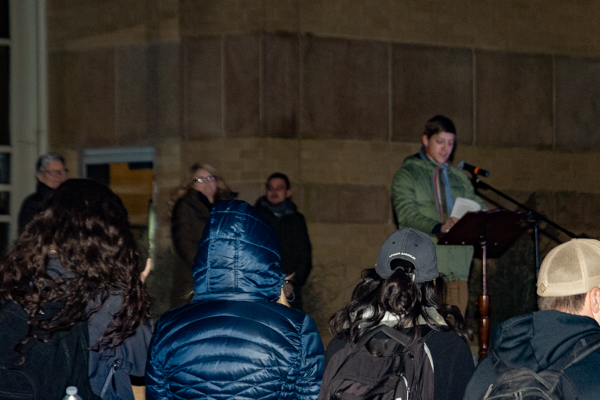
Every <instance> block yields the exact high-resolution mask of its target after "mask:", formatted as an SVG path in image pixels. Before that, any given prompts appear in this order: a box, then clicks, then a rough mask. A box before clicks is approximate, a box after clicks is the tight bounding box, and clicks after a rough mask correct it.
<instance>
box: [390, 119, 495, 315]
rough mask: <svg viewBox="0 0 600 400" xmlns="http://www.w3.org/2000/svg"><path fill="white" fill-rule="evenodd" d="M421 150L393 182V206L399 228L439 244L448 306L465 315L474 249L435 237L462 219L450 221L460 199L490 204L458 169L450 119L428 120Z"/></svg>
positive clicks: (402, 168)
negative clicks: (420, 232) (444, 242)
mask: <svg viewBox="0 0 600 400" xmlns="http://www.w3.org/2000/svg"><path fill="white" fill-rule="evenodd" d="M421 140H422V142H423V145H422V146H421V150H420V151H419V152H418V153H417V154H414V155H412V156H409V157H407V158H406V159H405V160H404V162H403V164H402V167H401V168H400V169H399V170H398V171H397V172H396V174H395V175H394V179H393V181H392V203H393V206H394V211H395V212H396V218H397V222H398V228H404V227H410V228H414V229H418V230H420V231H422V232H425V233H427V234H429V235H430V236H431V239H432V240H433V241H434V243H436V252H437V259H438V269H439V271H440V273H441V274H444V275H445V279H446V287H447V295H446V303H448V304H452V305H455V306H457V307H458V308H459V309H460V311H461V312H462V313H463V315H464V313H465V311H466V309H467V302H468V297H469V293H468V286H467V281H468V279H469V270H470V268H471V262H472V260H473V247H472V246H449V245H445V246H438V245H437V237H436V234H440V233H442V234H443V233H446V232H449V231H450V229H452V226H454V224H455V223H456V222H457V221H458V219H457V218H456V217H451V213H452V208H453V206H454V204H455V202H456V199H457V198H459V197H462V198H466V199H469V200H473V201H475V202H477V203H478V204H479V205H480V206H481V209H485V204H484V203H483V200H481V198H480V197H479V196H477V195H476V194H475V192H474V190H473V185H472V184H471V182H470V181H469V179H468V178H467V176H466V175H465V174H464V173H463V172H462V171H460V170H459V169H457V168H455V167H453V166H452V165H451V162H452V160H453V158H454V150H455V147H456V146H455V140H456V128H455V127H454V123H453V122H452V121H451V120H450V119H449V118H447V117H444V116H442V115H436V116H435V117H433V118H431V119H430V120H429V121H427V124H426V125H425V131H424V133H423V136H422V138H421Z"/></svg>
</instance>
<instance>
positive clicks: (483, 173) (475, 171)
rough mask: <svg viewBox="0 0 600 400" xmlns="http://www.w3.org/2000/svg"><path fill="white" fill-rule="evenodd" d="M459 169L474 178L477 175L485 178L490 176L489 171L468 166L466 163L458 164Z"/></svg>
mask: <svg viewBox="0 0 600 400" xmlns="http://www.w3.org/2000/svg"><path fill="white" fill-rule="evenodd" d="M457 167H458V169H462V170H464V171H467V172H469V173H471V174H472V175H473V176H475V175H479V176H483V177H486V178H487V177H488V176H490V173H489V172H488V171H486V170H485V169H481V168H479V167H476V166H474V165H471V164H467V163H466V162H464V161H461V162H459V163H458V165H457Z"/></svg>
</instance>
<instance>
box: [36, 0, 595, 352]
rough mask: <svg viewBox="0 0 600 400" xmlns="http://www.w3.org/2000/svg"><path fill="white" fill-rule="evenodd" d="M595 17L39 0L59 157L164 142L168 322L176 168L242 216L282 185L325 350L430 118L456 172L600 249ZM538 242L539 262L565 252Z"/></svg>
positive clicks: (591, 8)
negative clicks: (480, 177) (305, 237)
mask: <svg viewBox="0 0 600 400" xmlns="http://www.w3.org/2000/svg"><path fill="white" fill-rule="evenodd" d="M599 17H600V5H596V4H595V3H593V2H568V4H567V2H564V1H562V0H537V1H527V2H525V1H522V0H511V1H507V0H494V1H487V2H480V1H475V0H470V1H469V0H460V1H456V2H451V3H449V2H444V1H441V0H435V1H428V2H422V1H420V0H411V1H398V2H392V1H383V0H369V1H366V0H363V1H358V0H356V1H350V0H347V1H341V0H295V1H292V0H261V1H259V0H252V1H250V0H213V1H202V0H180V1H175V0H137V1H127V2H124V1H116V0H105V1H103V2H97V1H91V0H60V1H59V0H49V1H48V19H49V20H48V47H49V51H50V54H49V57H50V62H49V68H50V70H49V80H50V132H51V137H50V143H51V145H52V147H53V148H54V149H55V150H59V151H63V152H65V153H67V154H68V155H69V160H70V161H69V162H71V163H74V164H75V165H76V161H71V160H76V159H77V154H78V151H79V150H82V149H84V148H94V147H127V146H147V145H149V146H155V148H156V155H157V156H156V164H155V179H156V185H157V186H158V195H157V199H156V204H157V206H158V224H159V225H158V232H157V235H158V236H157V239H158V243H157V245H158V251H159V257H158V258H159V262H158V263H157V266H156V268H157V270H156V271H155V274H154V279H153V280H152V279H150V282H149V284H150V285H151V289H152V290H153V292H154V293H153V295H154V296H155V297H156V298H157V303H156V308H157V311H158V312H159V313H160V312H162V311H164V310H165V309H167V308H168V304H166V303H164V302H163V301H161V292H163V291H164V290H166V289H167V288H168V286H169V282H170V275H169V265H168V263H169V261H168V260H169V257H170V256H169V254H171V253H170V251H171V250H170V249H169V244H170V238H169V224H168V208H167V203H168V199H169V196H170V193H171V191H172V190H173V189H174V188H175V187H176V186H177V184H178V183H179V181H180V179H181V178H182V176H183V174H184V173H185V171H186V169H187V168H188V167H189V166H190V165H191V164H192V163H193V162H195V161H201V162H208V163H210V164H213V165H215V166H217V167H218V168H219V170H220V171H221V172H222V173H223V175H224V177H225V179H226V180H227V181H228V183H230V184H231V186H232V187H233V189H234V190H238V191H239V192H240V198H242V199H243V200H247V201H249V202H251V203H254V201H255V200H256V198H257V197H258V196H259V195H260V194H261V191H262V185H263V183H264V179H265V178H266V177H267V176H268V175H269V174H270V173H271V172H273V171H275V170H279V171H282V172H285V173H287V174H288V175H289V176H290V178H291V180H292V185H293V187H292V188H293V191H294V200H295V202H296V203H297V204H298V205H299V208H300V211H301V212H303V213H304V214H305V216H306V218H307V221H308V226H309V231H310V235H311V239H312V242H313V248H314V270H313V274H312V276H311V278H310V280H309V283H308V285H309V287H308V290H309V292H310V294H312V301H311V302H309V304H308V307H309V311H310V313H311V315H312V316H313V317H314V318H315V320H316V321H317V323H318V325H319V329H320V330H321V334H322V335H323V338H324V340H325V341H327V340H328V339H329V334H328V332H327V328H326V323H327V319H328V317H329V316H330V315H331V314H332V313H333V312H334V311H336V310H337V309H339V308H340V307H342V306H343V305H344V304H345V303H346V302H347V301H348V299H349V295H350V292H351V290H352V288H353V287H354V285H355V284H356V282H357V281H358V279H359V273H360V271H361V270H362V269H363V268H367V267H371V266H372V265H373V264H374V262H375V258H376V255H377V251H378V249H379V245H380V244H381V242H382V241H383V239H384V238H385V236H386V235H387V234H388V233H390V232H392V231H393V229H394V221H393V217H392V211H391V204H390V189H389V187H390V182H391V178H392V176H393V174H394V172H395V171H396V170H397V169H398V168H399V167H400V165H401V163H402V160H403V159H404V158H405V157H406V156H408V155H411V154H414V153H415V152H416V151H418V149H419V140H420V134H421V131H422V129H423V126H424V123H425V121H426V120H427V119H428V118H430V117H431V116H433V115H435V114H438V113H440V114H445V115H447V116H449V117H451V118H452V119H453V120H454V121H455V123H456V126H457V130H458V136H457V137H458V148H457V154H456V160H462V159H465V160H467V161H468V162H469V163H471V164H475V165H479V166H481V167H483V168H486V169H488V170H490V171H491V176H490V178H488V179H487V180H486V182H488V183H489V184H491V185H493V186H494V187H496V188H498V189H500V190H503V191H506V192H507V193H508V194H509V195H511V196H513V197H515V198H516V199H517V200H519V201H521V202H524V203H526V204H527V205H529V206H532V207H535V208H536V209H537V210H539V211H541V212H542V213H544V214H545V215H547V216H548V217H549V218H550V219H552V220H555V221H556V222H557V223H558V224H561V225H563V226H564V227H565V228H567V229H571V230H573V231H574V232H575V233H577V234H579V233H582V232H585V233H587V234H588V235H590V236H592V237H600V229H599V228H597V226H600V224H599V217H598V212H597V211H598V210H597V208H598V206H597V204H600V201H598V200H600V189H599V188H598V187H597V186H596V185H594V184H593V183H594V182H595V181H596V175H597V171H598V170H600V169H599V168H600V161H599V159H600V157H598V156H599V153H600V132H598V126H600V112H599V111H600V110H599V109H598V104H600V91H599V90H598V89H597V88H598V86H599V83H600V35H598V33H599V32H598V30H599V29H600V28H599V27H597V24H595V21H597V20H598V18H599ZM73 169H74V168H72V170H73ZM489 200H490V203H489V204H490V206H492V205H493V202H496V203H500V204H503V205H506V204H505V202H503V201H502V200H500V199H498V197H497V196H494V195H490V196H489ZM543 227H544V225H543ZM546 231H547V235H545V236H544V237H543V240H544V241H545V242H544V243H543V244H544V247H543V249H545V251H547V250H548V249H549V247H551V246H552V245H553V244H554V243H556V240H554V239H556V238H558V239H559V240H565V238H566V236H564V235H560V234H559V233H557V232H556V231H554V230H551V229H547V230H546ZM522 268H530V267H529V266H522Z"/></svg>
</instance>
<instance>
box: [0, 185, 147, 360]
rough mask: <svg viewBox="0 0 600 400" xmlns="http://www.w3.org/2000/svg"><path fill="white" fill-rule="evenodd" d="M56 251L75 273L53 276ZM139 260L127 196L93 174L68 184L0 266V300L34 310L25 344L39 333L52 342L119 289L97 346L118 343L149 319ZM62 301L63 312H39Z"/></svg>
mask: <svg viewBox="0 0 600 400" xmlns="http://www.w3.org/2000/svg"><path fill="white" fill-rule="evenodd" d="M53 254H56V256H57V257H58V259H59V261H60V264H61V265H62V266H63V267H64V268H65V269H67V270H68V271H69V272H70V273H69V276H72V277H69V276H66V275H65V276H63V277H58V278H54V279H53V278H52V277H51V276H50V275H49V274H48V270H47V264H48V260H49V258H50V257H53ZM139 261H140V260H139V255H138V252H137V249H136V243H135V240H134V237H133V235H132V233H131V231H130V230H129V222H128V220H127V211H126V210H125V207H124V206H123V203H122V202H121V199H119V197H117V195H115V194H114V193H113V192H112V191H111V190H110V189H109V188H108V187H106V186H104V185H102V184H100V183H97V182H94V181H91V180H87V179H70V180H68V181H66V182H65V183H63V184H62V185H61V186H60V187H58V188H57V189H56V190H54V191H53V193H52V194H51V195H50V196H49V198H48V199H47V200H46V202H45V203H44V208H43V211H42V212H41V213H39V214H38V215H36V216H35V217H34V218H33V220H32V221H31V222H30V223H29V224H28V225H27V227H26V228H25V231H24V232H23V234H22V235H21V236H20V237H19V239H18V240H17V241H16V242H15V244H14V246H13V248H12V250H11V251H10V252H9V253H8V255H7V256H6V258H5V259H4V261H3V262H2V264H0V281H1V282H2V285H1V286H0V299H2V300H4V301H6V300H9V301H13V302H15V303H17V304H19V305H21V306H22V307H23V309H24V310H25V311H26V312H27V314H28V316H29V330H28V334H27V337H26V338H24V341H23V342H22V343H21V345H23V344H25V343H26V342H27V341H28V340H29V339H30V338H31V337H32V336H33V337H36V338H38V339H41V337H40V336H39V335H38V334H37V333H35V332H42V333H43V334H44V335H43V336H44V340H49V339H50V338H51V337H52V336H53V335H54V334H55V333H57V332H59V331H65V330H69V329H70V328H71V327H73V326H74V325H75V324H76V323H78V322H79V321H83V320H87V319H89V318H90V317H91V316H92V315H93V314H94V312H96V311H98V310H99V309H100V308H101V307H102V306H103V304H104V303H105V302H106V300H107V299H108V298H109V296H111V295H116V294H118V295H120V296H122V304H121V308H120V309H119V310H118V311H117V312H116V314H114V317H113V320H112V321H111V323H110V324H109V325H108V326H107V328H106V330H105V332H104V333H103V334H102V336H101V337H100V339H99V341H98V343H96V344H94V345H93V346H92V348H94V347H95V348H96V349H97V350H103V349H108V348H115V347H117V346H119V345H120V344H121V343H123V341H124V340H125V339H127V338H128V337H130V336H132V335H133V334H134V333H135V331H136V329H137V327H138V326H139V325H140V324H141V323H143V322H145V321H148V320H149V319H150V313H149V305H150V301H149V297H148V294H147V293H146V290H145V288H144V285H143V282H142V281H141V278H140V273H141V265H140V262H139ZM56 302H60V303H61V304H62V305H63V306H62V308H61V310H60V312H59V313H58V314H57V315H55V316H54V317H52V318H46V319H42V320H41V319H40V318H37V316H38V315H39V314H40V311H42V309H44V307H45V306H47V305H50V304H52V303H56ZM88 305H92V307H91V308H90V307H88Z"/></svg>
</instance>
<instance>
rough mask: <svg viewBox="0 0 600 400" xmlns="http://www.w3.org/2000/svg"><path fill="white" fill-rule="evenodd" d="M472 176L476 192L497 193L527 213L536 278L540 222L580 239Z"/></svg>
mask: <svg viewBox="0 0 600 400" xmlns="http://www.w3.org/2000/svg"><path fill="white" fill-rule="evenodd" d="M469 173H470V174H471V183H472V184H473V187H474V188H475V191H476V192H478V191H479V189H482V190H491V191H492V192H494V193H496V194H497V195H498V196H500V197H502V198H503V199H506V200H508V201H510V202H511V203H513V204H515V205H516V206H517V207H519V208H521V209H523V210H525V211H527V215H528V216H529V223H530V224H531V225H533V231H534V244H535V276H536V277H537V276H538V274H539V272H540V238H539V229H540V221H544V222H546V223H547V224H548V225H550V226H552V227H554V228H556V229H558V230H559V231H561V232H563V233H565V234H567V235H568V236H570V237H571V238H578V237H579V236H578V235H576V234H574V233H573V232H571V231H568V230H567V229H565V228H563V227H562V226H560V225H558V224H556V223H555V222H553V221H551V220H549V219H548V218H546V217H545V216H543V215H542V214H540V213H539V212H537V211H535V210H533V209H531V208H529V207H527V206H526V205H524V204H521V203H519V202H518V201H516V200H515V199H513V198H512V197H510V196H508V195H507V194H505V193H502V192H501V191H500V190H498V189H496V188H494V187H493V186H491V185H489V184H487V183H485V182H482V181H481V180H480V179H479V178H478V177H477V175H476V174H473V173H471V172H469Z"/></svg>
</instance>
